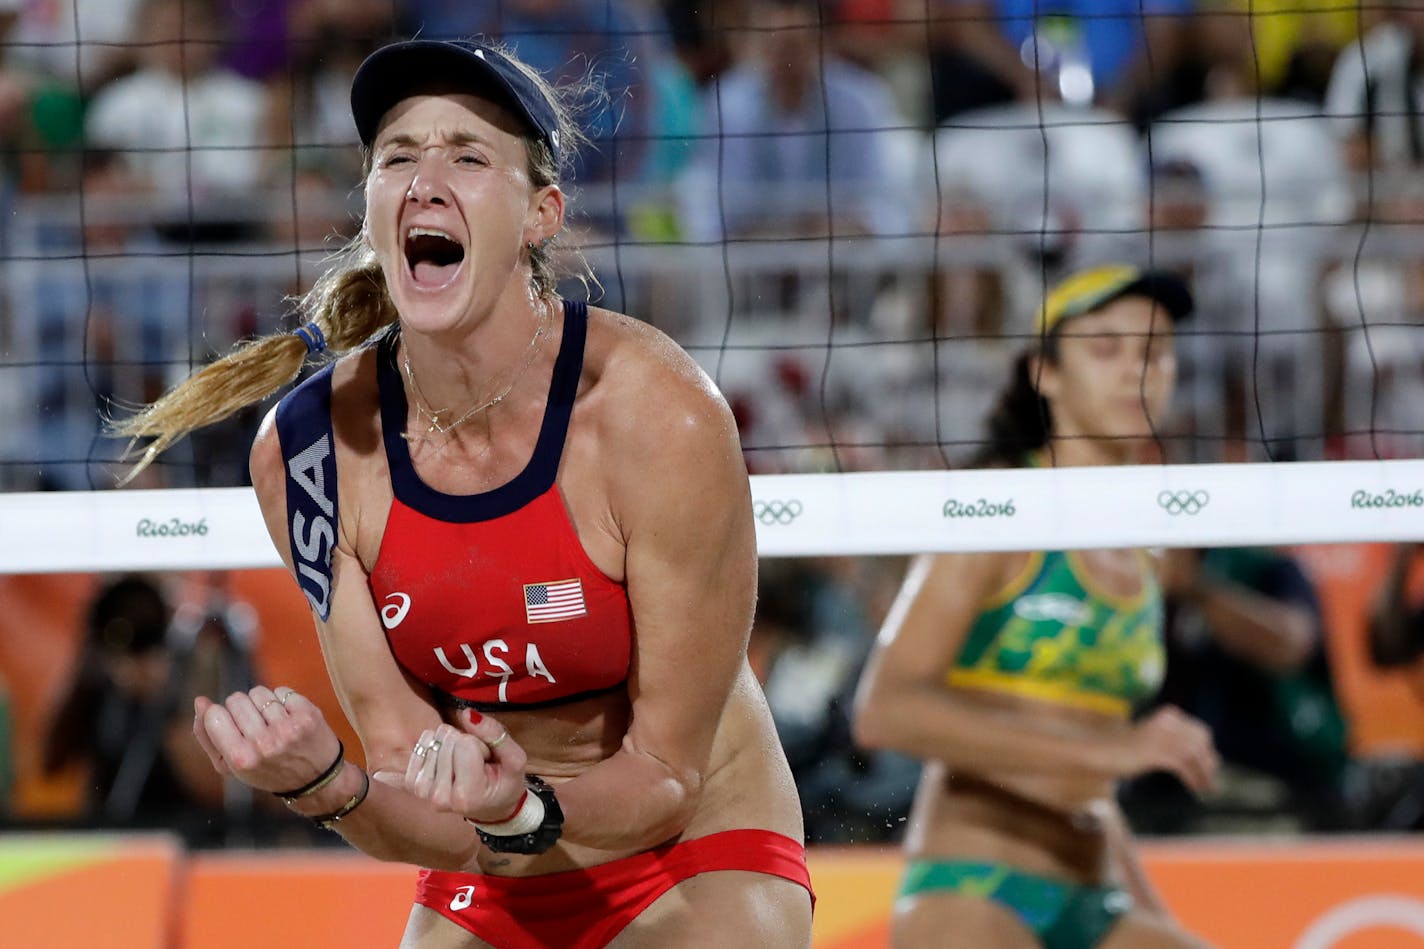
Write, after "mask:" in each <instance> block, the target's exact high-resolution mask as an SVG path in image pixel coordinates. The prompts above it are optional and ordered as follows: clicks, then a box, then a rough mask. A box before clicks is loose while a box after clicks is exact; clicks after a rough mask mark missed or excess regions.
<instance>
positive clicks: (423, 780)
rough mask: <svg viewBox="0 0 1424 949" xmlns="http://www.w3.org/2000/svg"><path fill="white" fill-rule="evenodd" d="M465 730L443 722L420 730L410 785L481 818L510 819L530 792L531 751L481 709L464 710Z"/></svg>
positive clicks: (436, 802) (434, 802)
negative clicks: (526, 783)
mask: <svg viewBox="0 0 1424 949" xmlns="http://www.w3.org/2000/svg"><path fill="white" fill-rule="evenodd" d="M460 717H461V724H462V725H463V726H464V728H465V730H464V731H461V730H459V729H457V728H455V727H454V726H453V725H448V724H447V725H441V726H439V727H438V728H436V729H434V730H431V729H426V730H425V731H423V732H421V733H420V738H419V740H418V741H416V743H415V747H414V748H413V749H412V750H411V754H410V762H409V764H407V765H406V769H405V789H406V790H407V791H409V792H410V793H411V794H414V795H415V796H416V797H418V798H422V799H423V800H426V801H429V802H430V804H431V806H433V807H434V808H435V809H436V810H438V811H448V812H450V813H453V814H459V815H461V816H463V817H468V818H469V819H470V820H473V821H477V822H480V823H497V822H499V821H502V820H505V819H506V818H508V817H509V816H510V814H512V813H513V812H514V809H515V808H516V807H518V806H519V802H520V799H521V798H523V796H524V791H525V787H524V765H525V763H526V761H527V756H526V755H525V754H524V749H523V748H521V747H519V744H518V743H517V742H515V740H514V739H513V738H511V737H510V736H509V732H508V731H506V730H505V728H504V726H503V725H501V724H499V722H497V721H495V720H494V719H492V718H488V717H486V716H481V715H480V714H479V713H478V712H461V713H460Z"/></svg>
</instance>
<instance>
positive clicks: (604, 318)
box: [585, 308, 739, 457]
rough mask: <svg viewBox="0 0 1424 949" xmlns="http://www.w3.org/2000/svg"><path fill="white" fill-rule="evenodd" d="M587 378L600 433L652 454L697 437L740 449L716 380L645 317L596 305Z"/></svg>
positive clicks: (591, 315)
mask: <svg viewBox="0 0 1424 949" xmlns="http://www.w3.org/2000/svg"><path fill="white" fill-rule="evenodd" d="M585 382H586V384H587V395H588V397H589V398H588V401H589V403H590V408H591V409H592V410H593V413H592V414H593V415H594V417H595V421H596V424H597V425H598V427H599V429H600V434H601V435H603V436H605V437H608V438H611V439H613V442H614V443H615V444H617V445H620V446H627V447H629V448H633V449H642V450H643V451H645V452H648V453H651V454H653V455H666V454H668V453H669V452H679V451H685V450H686V449H688V448H689V447H693V446H695V445H696V444H698V443H705V444H706V446H707V447H709V448H712V447H713V446H718V445H720V446H723V447H726V446H732V447H737V448H738V450H739V445H738V443H737V428H736V422H735V420H734V419H733V418H732V413H731V410H730V409H729V408H728V406H727V401H726V399H724V398H723V397H722V393H721V392H720V391H718V389H717V386H716V385H715V384H714V383H713V381H712V379H711V378H710V377H709V376H708V375H707V373H706V372H704V371H703V370H702V368H701V367H700V366H698V364H697V362H696V361H695V360H694V359H693V358H692V357H691V356H689V355H688V354H687V352H686V351H685V350H683V349H682V347H680V346H679V345H678V344H677V343H675V342H673V341H672V339H670V338H669V337H668V336H667V335H666V334H665V333H663V332H662V331H660V330H658V329H656V328H655V327H652V326H649V325H648V324H646V323H643V322H640V321H639V320H635V319H633V318H632V317H629V316H625V315H623V314H621V313H614V312H612V311H610V310H602V309H594V308H590V310H589V337H588V346H587V354H586V356H585ZM644 457H647V455H644Z"/></svg>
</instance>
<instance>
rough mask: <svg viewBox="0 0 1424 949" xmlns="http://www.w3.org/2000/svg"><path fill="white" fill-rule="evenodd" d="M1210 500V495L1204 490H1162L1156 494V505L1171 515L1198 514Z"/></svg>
mask: <svg viewBox="0 0 1424 949" xmlns="http://www.w3.org/2000/svg"><path fill="white" fill-rule="evenodd" d="M1210 501H1211V495H1210V494H1208V493H1206V492H1205V491H1163V492H1162V493H1161V494H1159V495H1157V506H1158V507H1160V508H1161V509H1162V510H1164V511H1166V512H1167V513H1168V514H1170V515H1172V516H1173V517H1176V516H1177V515H1178V514H1186V515H1188V516H1191V515H1195V514H1200V513H1201V510H1202V508H1204V507H1206V506H1207V504H1208V502H1210Z"/></svg>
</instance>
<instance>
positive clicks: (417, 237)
mask: <svg viewBox="0 0 1424 949" xmlns="http://www.w3.org/2000/svg"><path fill="white" fill-rule="evenodd" d="M464 261H465V247H464V245H463V244H461V243H460V242H459V241H458V240H457V239H456V238H454V237H453V236H451V235H450V234H449V233H448V232H446V231H442V230H440V229H439V228H434V227H412V228H411V229H410V230H409V231H407V232H406V235H405V262H406V266H407V267H408V268H409V269H410V275H411V279H412V280H413V281H414V282H415V285H416V286H417V287H419V288H421V289H422V290H443V289H445V288H446V287H448V286H449V285H450V284H451V283H453V282H454V281H455V277H456V275H457V274H459V272H460V265H461V264H462V263H464Z"/></svg>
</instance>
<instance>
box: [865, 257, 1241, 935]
mask: <svg viewBox="0 0 1424 949" xmlns="http://www.w3.org/2000/svg"><path fill="white" fill-rule="evenodd" d="M1191 306H1192V302H1191V296H1190V294H1189V292H1188V290H1187V288H1186V287H1185V286H1184V285H1183V284H1182V283H1181V282H1180V281H1179V280H1177V279H1176V278H1175V277H1171V276H1169V275H1166V274H1162V273H1156V272H1143V271H1139V270H1137V269H1135V268H1131V267H1104V268H1098V269H1094V270H1089V271H1085V272H1082V273H1079V274H1076V275H1074V276H1072V277H1070V278H1068V279H1067V280H1065V281H1064V282H1063V283H1062V284H1060V285H1059V286H1057V287H1056V288H1054V289H1053V291H1052V292H1051V293H1049V294H1048V296H1047V299H1046V301H1045V302H1044V304H1043V307H1042V308H1041V310H1040V312H1039V331H1040V332H1039V340H1038V343H1037V344H1036V346H1035V347H1033V349H1032V350H1031V351H1030V352H1028V353H1025V354H1024V355H1023V356H1022V357H1021V358H1020V359H1019V361H1018V363H1017V365H1016V367H1015V371H1014V378H1013V381H1012V384H1011V385H1010V387H1009V389H1008V391H1007V392H1006V393H1005V395H1004V396H1003V399H1002V401H1001V403H1000V405H999V407H998V408H997V409H996V411H995V412H994V414H993V416H992V418H991V420H990V424H989V429H990V431H989V436H990V448H989V452H990V453H991V454H992V456H993V457H992V458H991V459H987V460H989V461H991V463H994V464H998V465H1002V466H1022V465H1045V466H1046V465H1110V464H1125V463H1130V462H1133V461H1137V460H1139V459H1140V458H1141V457H1142V456H1143V453H1144V450H1145V449H1146V448H1147V447H1148V446H1150V445H1151V444H1152V435H1153V423H1154V422H1155V421H1157V420H1159V419H1161V418H1162V416H1163V414H1164V413H1165V411H1166V408H1167V403H1168V400H1169V398H1170V395H1171V392H1172V387H1173V383H1174V380H1175V375H1176V368H1175V362H1174V356H1173V323H1174V322H1175V321H1176V320H1179V319H1181V318H1183V317H1185V316H1186V315H1188V313H1190V311H1191ZM1162 671H1163V646H1162V641H1161V607H1160V598H1159V594H1158V589H1157V584H1156V580H1155V579H1154V566H1153V564H1152V563H1151V562H1150V559H1149V557H1148V555H1147V554H1146V553H1145V552H1143V551H1140V550H1104V551H1081V552H1063V551H1047V552H1035V553H987V554H941V555H935V556H927V557H923V558H920V559H919V560H918V561H916V562H915V563H914V564H913V566H912V567H911V569H910V571H909V574H908V576H907V578H906V580H905V583H904V586H903V587H902V589H901V592H900V596H899V597H898V599H897V601H896V603H895V605H894V607H893V608H892V609H891V611H890V614H889V616H888V618H887V619H886V623H885V627H884V630H883V632H882V634H881V636H880V639H879V641H878V642H877V644H876V648H875V652H874V654H873V655H872V657H871V660H870V662H869V664H868V666H867V668H866V672H865V677H864V679H863V680H862V682H861V685H860V689H859V694H858V695H857V703H856V705H857V707H856V717H855V729H856V733H857V736H858V738H859V740H860V741H861V742H862V743H863V744H865V745H867V746H869V747H885V748H894V749H897V750H900V751H903V752H906V753H909V754H913V755H916V756H918V757H921V758H924V759H926V760H927V762H928V764H927V766H926V767H925V770H924V772H923V777H922V779H921V784H920V788H919V792H918V794H917V796H916V800H915V805H914V810H913V816H912V821H911V825H910V828H909V832H908V834H907V840H906V846H907V849H908V851H909V855H910V863H909V866H908V868H907V870H906V873H905V876H904V880H903V882H902V886H901V891H900V899H899V900H898V901H897V903H896V913H895V920H894V928H893V933H894V944H895V945H896V946H903V947H921V946H941V945H947V944H949V943H946V942H945V941H944V940H945V939H946V936H945V934H946V933H952V934H954V938H953V940H952V942H953V944H954V945H963V946H975V947H983V949H1018V947H1024V949H1029V947H1035V946H1044V947H1047V949H1091V947H1101V949H1128V947H1132V949H1185V947H1190V946H1199V945H1200V943H1199V942H1198V941H1197V940H1195V939H1193V938H1192V937H1190V936H1188V935H1186V934H1184V933H1183V932H1181V931H1180V930H1179V929H1178V928H1177V927H1176V926H1175V925H1174V924H1173V923H1172V921H1171V920H1170V918H1169V917H1168V916H1167V914H1166V912H1165V911H1164V909H1163V907H1162V905H1161V903H1160V901H1159V900H1158V899H1157V898H1156V896H1155V895H1154V893H1153V891H1152V889H1151V887H1150V885H1149V883H1148V881H1147V879H1146V877H1145V875H1144V874H1143V873H1142V872H1141V870H1140V868H1139V866H1138V863H1137V861H1136V859H1135V857H1134V853H1133V846H1132V842H1131V838H1130V835H1129V832H1128V829H1127V827H1126V825H1125V823H1124V821H1123V818H1122V815H1121V812H1120V811H1119V810H1118V808H1117V806H1116V804H1115V802H1114V797H1113V792H1114V784H1115V782H1116V780H1117V779H1119V778H1124V777H1128V776H1130V775H1135V774H1139V773H1141V772H1144V771H1150V770H1154V769H1167V770H1169V771H1172V772H1174V773H1175V774H1177V775H1178V776H1179V777H1180V778H1181V779H1182V780H1183V781H1184V782H1186V784H1187V785H1188V786H1189V787H1191V788H1194V789H1198V790H1200V789H1202V788H1205V787H1207V786H1208V785H1209V784H1210V783H1211V782H1212V780H1213V775H1214V773H1215V771H1216V767H1217V758H1216V754H1215V751H1214V750H1213V748H1212V744H1211V738H1210V733H1209V732H1208V731H1207V730H1206V728H1205V727H1204V726H1202V725H1201V724H1200V723H1198V722H1196V721H1194V720H1192V719H1189V718H1188V717H1187V716H1185V715H1184V714H1182V713H1181V712H1179V711H1177V710H1174V709H1164V710H1162V711H1160V712H1158V713H1156V714H1155V715H1153V716H1152V717H1151V718H1149V719H1147V720H1146V721H1144V722H1142V723H1141V724H1138V725H1132V724H1130V723H1129V718H1128V713H1129V710H1130V708H1131V706H1132V704H1133V703H1134V702H1135V701H1136V700H1138V699H1141V698H1143V697H1145V696H1146V695H1148V694H1150V693H1151V692H1152V691H1153V690H1155V688H1156V687H1157V685H1158V684H1159V680H1160V677H1161V675H1162Z"/></svg>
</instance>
